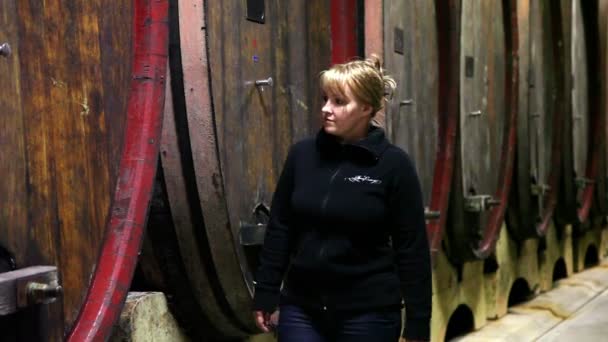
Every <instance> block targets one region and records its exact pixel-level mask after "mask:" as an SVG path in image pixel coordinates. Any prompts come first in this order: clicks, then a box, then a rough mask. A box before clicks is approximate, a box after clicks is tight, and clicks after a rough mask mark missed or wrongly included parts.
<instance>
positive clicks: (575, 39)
mask: <svg viewBox="0 0 608 342" xmlns="http://www.w3.org/2000/svg"><path fill="white" fill-rule="evenodd" d="M582 11H583V10H582V8H581V2H580V1H572V28H571V29H572V36H571V37H572V38H571V42H570V44H571V45H570V46H571V53H572V57H571V58H572V59H571V70H572V127H571V130H572V133H571V134H572V153H573V157H572V159H573V167H574V177H575V178H576V177H584V176H585V170H586V167H587V165H586V163H587V157H588V156H587V149H588V142H589V138H590V134H589V71H588V68H587V48H588V46H587V45H588V44H592V43H591V42H587V41H586V39H585V38H586V37H585V27H584V22H583V13H582ZM579 201H580V198H579Z"/></svg>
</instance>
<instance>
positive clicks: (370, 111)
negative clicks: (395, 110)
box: [361, 104, 374, 116]
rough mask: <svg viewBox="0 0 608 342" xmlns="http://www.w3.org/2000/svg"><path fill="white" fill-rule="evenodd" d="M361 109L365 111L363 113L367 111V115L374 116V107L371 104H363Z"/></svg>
mask: <svg viewBox="0 0 608 342" xmlns="http://www.w3.org/2000/svg"><path fill="white" fill-rule="evenodd" d="M361 110H362V111H363V113H365V114H367V115H370V116H374V109H373V108H372V106H370V105H367V104H364V105H362V106H361Z"/></svg>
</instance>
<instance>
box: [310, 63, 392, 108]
mask: <svg viewBox="0 0 608 342" xmlns="http://www.w3.org/2000/svg"><path fill="white" fill-rule="evenodd" d="M384 72H385V70H384V69H383V68H382V64H381V62H380V58H378V56H376V55H371V56H370V57H369V58H367V59H365V60H355V61H351V62H347V63H344V64H336V65H334V66H332V67H331V68H330V69H328V70H325V71H323V72H321V77H320V81H321V89H322V90H323V91H324V92H325V93H328V94H339V95H341V96H346V94H345V92H346V86H348V87H349V88H350V90H351V92H352V93H353V96H354V97H355V98H356V100H357V101H359V102H361V103H364V104H366V105H369V106H371V107H372V117H374V116H375V115H376V113H378V112H379V111H381V110H382V109H383V108H384V103H385V102H386V101H388V100H389V99H390V98H391V95H392V93H393V91H394V90H395V88H396V86H397V83H396V82H395V80H394V79H393V78H392V77H391V76H388V75H385V74H384Z"/></svg>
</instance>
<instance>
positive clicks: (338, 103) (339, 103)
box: [335, 98, 344, 105]
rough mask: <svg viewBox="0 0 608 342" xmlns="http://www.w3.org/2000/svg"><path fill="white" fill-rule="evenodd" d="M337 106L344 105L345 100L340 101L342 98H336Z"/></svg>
mask: <svg viewBox="0 0 608 342" xmlns="http://www.w3.org/2000/svg"><path fill="white" fill-rule="evenodd" d="M335 102H336V104H337V105H343V104H344V100H342V99H340V98H336V101H335Z"/></svg>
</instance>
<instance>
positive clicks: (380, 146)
mask: <svg viewBox="0 0 608 342" xmlns="http://www.w3.org/2000/svg"><path fill="white" fill-rule="evenodd" d="M316 142H317V146H318V147H319V149H320V150H321V151H322V152H330V153H331V152H341V151H343V150H348V151H352V152H354V153H355V154H357V155H361V154H363V155H365V156H367V157H370V158H372V159H373V160H378V159H380V157H381V156H382V153H384V151H385V150H386V149H387V148H388V146H389V142H388V140H387V138H386V135H385V134H384V130H383V129H382V128H380V127H376V126H370V128H369V131H368V132H367V136H366V137H365V138H363V139H361V140H359V141H357V142H354V143H346V144H342V143H340V140H339V139H338V137H336V136H335V135H331V134H328V133H326V132H325V130H324V129H323V128H321V129H320V130H319V132H318V133H317V139H316Z"/></svg>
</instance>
